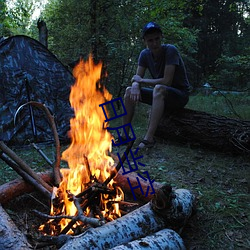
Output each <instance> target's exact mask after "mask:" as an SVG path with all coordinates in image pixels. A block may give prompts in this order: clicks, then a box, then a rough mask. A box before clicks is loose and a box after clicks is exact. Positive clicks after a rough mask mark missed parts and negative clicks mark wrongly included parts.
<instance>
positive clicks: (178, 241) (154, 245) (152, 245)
mask: <svg viewBox="0 0 250 250" xmlns="http://www.w3.org/2000/svg"><path fill="white" fill-rule="evenodd" d="M145 249H147V250H162V249H168V250H185V249H186V247H185V245H184V242H183V240H182V238H181V237H180V235H179V234H178V233H176V232H175V231H174V230H172V229H168V228H165V229H162V230H160V231H158V232H156V233H154V234H151V235H148V236H146V237H144V238H140V239H138V240H134V241H131V242H128V243H126V244H122V245H119V246H116V247H114V248H112V249H111V250H145Z"/></svg>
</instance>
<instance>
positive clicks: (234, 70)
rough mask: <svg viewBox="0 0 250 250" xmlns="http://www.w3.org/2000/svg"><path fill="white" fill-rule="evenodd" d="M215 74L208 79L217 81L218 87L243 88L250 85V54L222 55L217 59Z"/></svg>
mask: <svg viewBox="0 0 250 250" xmlns="http://www.w3.org/2000/svg"><path fill="white" fill-rule="evenodd" d="M216 63H217V67H216V71H215V73H214V74H211V75H210V77H209V78H208V81H210V82H213V83H216V84H217V87H223V86H227V88H228V89H230V90H237V89H243V88H247V87H248V86H250V56H249V55H237V56H232V57H228V56H222V57H221V58H219V59H218V60H217V61H216Z"/></svg>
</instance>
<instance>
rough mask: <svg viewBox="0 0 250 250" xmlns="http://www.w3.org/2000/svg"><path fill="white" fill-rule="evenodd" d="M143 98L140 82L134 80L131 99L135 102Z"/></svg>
mask: <svg viewBox="0 0 250 250" xmlns="http://www.w3.org/2000/svg"><path fill="white" fill-rule="evenodd" d="M140 98H141V90H140V85H139V83H138V82H133V84H132V87H131V92H130V99H131V100H132V101H134V102H138V101H139V100H140Z"/></svg>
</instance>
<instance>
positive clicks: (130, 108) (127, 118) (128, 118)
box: [122, 87, 136, 138]
mask: <svg viewBox="0 0 250 250" xmlns="http://www.w3.org/2000/svg"><path fill="white" fill-rule="evenodd" d="M130 90H131V87H128V88H127V89H126V93H125V96H124V105H125V109H126V111H127V115H124V116H123V125H125V124H129V123H131V122H132V120H133V117H134V113H135V104H136V103H135V102H134V101H133V100H131V98H130ZM125 130H126V132H127V134H128V135H129V130H130V127H129V126H126V127H125ZM122 137H124V138H126V135H125V132H124V131H122Z"/></svg>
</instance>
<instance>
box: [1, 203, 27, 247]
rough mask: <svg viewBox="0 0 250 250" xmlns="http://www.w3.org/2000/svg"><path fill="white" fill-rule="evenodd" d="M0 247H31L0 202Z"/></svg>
mask: <svg viewBox="0 0 250 250" xmlns="http://www.w3.org/2000/svg"><path fill="white" fill-rule="evenodd" d="M0 249H5V250H27V249H32V247H31V246H30V244H29V243H28V241H27V239H26V237H25V236H24V235H23V234H22V233H21V232H20V231H19V230H18V229H17V227H16V225H15V224H14V223H13V221H12V220H11V218H10V217H9V215H8V214H7V213H6V212H5V210H4V209H3V208H2V206H1V204H0Z"/></svg>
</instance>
